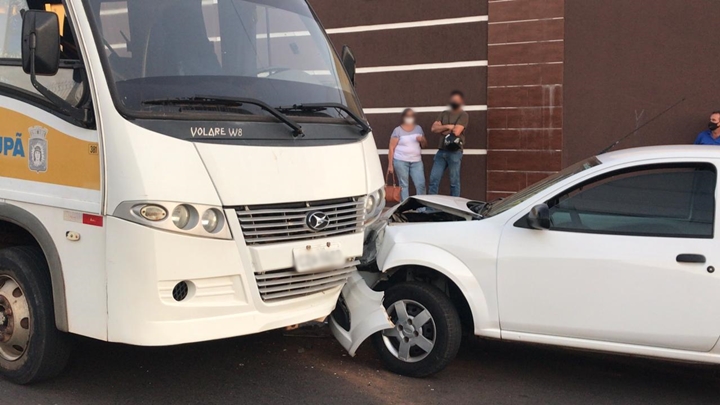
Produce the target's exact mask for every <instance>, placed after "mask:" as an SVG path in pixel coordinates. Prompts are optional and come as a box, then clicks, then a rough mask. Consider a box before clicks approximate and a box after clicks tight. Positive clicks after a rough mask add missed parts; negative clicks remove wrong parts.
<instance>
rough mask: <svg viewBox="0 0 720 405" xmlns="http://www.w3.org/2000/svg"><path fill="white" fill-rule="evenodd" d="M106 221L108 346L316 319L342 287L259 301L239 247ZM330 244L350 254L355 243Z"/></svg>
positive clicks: (248, 260)
mask: <svg viewBox="0 0 720 405" xmlns="http://www.w3.org/2000/svg"><path fill="white" fill-rule="evenodd" d="M106 220H107V222H106V227H107V249H106V252H107V257H106V263H107V293H108V302H107V305H108V340H109V341H111V342H119V343H126V344H133V345H140V346H164V345H175V344H183V343H191V342H200V341H207V340H213V339H222V338H228V337H234V336H241V335H248V334H253V333H258V332H263V331H267V330H272V329H277V328H282V327H286V326H290V325H295V324H299V323H303V322H308V321H312V320H316V319H322V318H325V317H326V316H327V315H329V314H330V313H331V312H332V310H333V309H334V308H335V304H336V302H337V300H338V296H339V295H340V291H341V290H342V288H343V285H342V284H338V285H335V286H332V287H330V288H328V289H324V290H322V291H315V292H312V293H309V294H307V295H303V296H298V297H293V298H290V299H283V300H276V301H268V302H266V301H265V300H263V298H262V297H261V295H260V293H259V291H258V287H257V281H256V276H255V271H256V269H257V266H256V264H254V263H253V261H254V260H256V259H257V256H253V254H251V253H250V250H249V249H248V248H247V247H246V246H245V245H244V244H243V243H242V242H240V243H238V242H236V241H234V240H218V239H207V238H200V237H195V236H187V235H181V234H176V233H172V232H167V231H162V230H157V229H153V228H149V227H145V226H141V225H138V224H134V223H131V222H128V221H125V220H122V219H118V218H114V217H107V218H106ZM358 236H359V244H360V249H362V235H358ZM353 238H356V237H355V236H353ZM333 240H334V241H340V242H343V243H345V244H346V245H347V246H353V247H352V249H355V248H354V245H355V244H356V240H355V239H349V238H348V237H345V239H342V238H335V239H333ZM345 271H346V272H347V273H348V274H350V273H354V272H355V269H354V268H348V269H346V270H345ZM183 284H184V285H185V286H186V288H185V287H183ZM185 291H187V292H186V293H185ZM183 296H184V298H183ZM178 298H183V299H181V300H179V301H178ZM71 331H72V325H71Z"/></svg>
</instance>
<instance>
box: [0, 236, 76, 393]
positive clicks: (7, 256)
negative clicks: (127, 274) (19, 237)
mask: <svg viewBox="0 0 720 405" xmlns="http://www.w3.org/2000/svg"><path fill="white" fill-rule="evenodd" d="M69 358H70V343H69V339H68V336H67V335H66V334H64V333H62V332H60V331H59V330H58V329H57V328H56V327H55V313H54V310H53V295H52V286H51V283H50V274H49V272H48V266H47V262H46V261H45V256H44V255H43V252H42V250H40V249H39V248H37V247H31V246H15V247H10V248H5V249H2V250H0V374H2V375H3V376H4V377H5V378H6V379H8V380H10V381H12V382H14V383H16V384H30V383H34V382H38V381H42V380H44V379H48V378H51V377H54V376H56V375H58V374H59V373H60V372H61V371H62V370H63V368H65V365H66V364H67V362H68V359H69Z"/></svg>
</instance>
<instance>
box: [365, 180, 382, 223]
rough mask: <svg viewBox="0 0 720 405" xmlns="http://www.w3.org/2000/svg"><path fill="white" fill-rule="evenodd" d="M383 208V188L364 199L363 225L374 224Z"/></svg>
mask: <svg viewBox="0 0 720 405" xmlns="http://www.w3.org/2000/svg"><path fill="white" fill-rule="evenodd" d="M383 208H385V187H383V188H381V189H379V190H376V191H375V192H372V193H370V194H368V196H367V197H365V225H370V224H371V223H373V222H375V220H376V219H378V217H380V214H382V210H383Z"/></svg>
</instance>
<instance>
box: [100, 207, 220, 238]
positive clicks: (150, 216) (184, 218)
mask: <svg viewBox="0 0 720 405" xmlns="http://www.w3.org/2000/svg"><path fill="white" fill-rule="evenodd" d="M168 213H170V214H169V215H168ZM200 213H202V215H201V214H200ZM113 216H115V217H118V218H122V219H126V220H128V221H131V222H134V223H137V224H140V225H145V226H149V227H152V228H158V229H162V230H165V231H170V232H177V233H183V234H187V235H192V236H201V237H207V238H215V239H232V234H231V232H230V228H229V227H228V224H227V220H226V219H225V214H224V213H223V211H222V209H221V208H220V207H213V206H207V205H200V204H182V203H176V202H164V201H163V202H161V201H152V202H151V201H126V202H123V203H121V204H120V205H118V207H117V209H115V213H114V214H113Z"/></svg>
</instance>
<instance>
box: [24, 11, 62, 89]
mask: <svg viewBox="0 0 720 405" xmlns="http://www.w3.org/2000/svg"><path fill="white" fill-rule="evenodd" d="M22 64H23V70H24V71H25V73H28V74H36V75H42V76H53V75H55V74H57V72H58V69H59V68H60V21H59V20H58V16H57V14H55V13H53V12H49V11H42V10H27V11H25V13H24V14H23V25H22Z"/></svg>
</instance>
